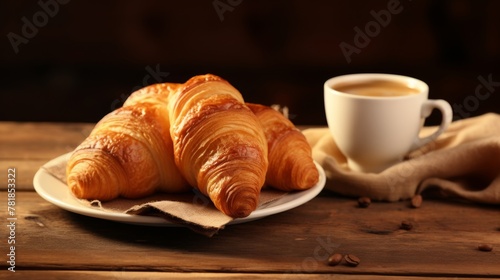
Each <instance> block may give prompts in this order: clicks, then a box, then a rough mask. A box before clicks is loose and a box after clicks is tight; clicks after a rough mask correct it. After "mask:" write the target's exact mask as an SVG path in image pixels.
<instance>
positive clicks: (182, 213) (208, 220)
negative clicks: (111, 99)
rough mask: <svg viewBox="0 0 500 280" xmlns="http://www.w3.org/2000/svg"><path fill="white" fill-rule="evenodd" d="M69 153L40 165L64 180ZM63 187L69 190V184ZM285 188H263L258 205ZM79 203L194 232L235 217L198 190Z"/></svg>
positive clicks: (220, 225) (209, 232) (208, 232)
mask: <svg viewBox="0 0 500 280" xmlns="http://www.w3.org/2000/svg"><path fill="white" fill-rule="evenodd" d="M69 155H70V154H67V155H66V157H65V159H64V160H63V161H56V162H55V163H51V162H49V163H47V164H45V165H44V166H42V168H43V169H45V170H46V171H47V172H48V173H49V174H51V175H52V176H54V177H55V178H57V179H59V180H60V181H61V182H62V183H63V184H66V164H67V160H68V158H69ZM62 191H68V192H70V190H69V188H67V189H66V190H62ZM286 194H287V192H283V191H278V190H275V189H271V188H263V189H262V191H261V193H260V197H259V204H258V208H261V207H265V206H266V205H268V204H269V203H271V202H273V201H276V200H277V199H279V198H282V197H283V196H285V195H286ZM75 199H76V200H78V201H79V202H80V203H81V204H82V207H94V208H97V209H100V210H101V211H104V212H112V213H126V214H131V215H144V216H157V217H162V218H164V219H165V220H167V221H169V222H171V223H173V224H178V225H183V226H186V227H188V228H190V229H192V230H193V231H195V232H197V233H201V234H203V235H206V236H209V237H211V236H213V235H214V234H216V233H217V232H218V231H219V230H221V229H223V228H224V227H225V226H226V225H227V224H229V223H231V222H237V221H236V220H235V219H233V218H231V217H229V216H227V215H225V214H224V213H222V212H220V211H219V210H218V209H217V208H215V206H214V205H213V203H212V202H211V201H210V199H209V198H208V197H206V196H205V195H203V194H201V193H200V192H198V191H195V190H193V191H192V192H190V193H181V194H165V193H158V194H154V195H151V196H148V197H145V198H141V199H125V198H117V199H114V200H111V201H107V202H101V201H98V200H94V201H89V200H85V199H77V198H76V197H75Z"/></svg>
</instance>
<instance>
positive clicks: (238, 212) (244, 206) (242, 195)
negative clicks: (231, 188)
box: [224, 188, 259, 218]
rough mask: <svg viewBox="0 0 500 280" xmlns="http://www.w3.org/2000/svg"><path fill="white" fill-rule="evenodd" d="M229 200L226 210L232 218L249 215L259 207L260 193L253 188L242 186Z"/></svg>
mask: <svg viewBox="0 0 500 280" xmlns="http://www.w3.org/2000/svg"><path fill="white" fill-rule="evenodd" d="M228 201H229V203H228V204H227V207H226V209H225V211H224V212H225V213H226V214H227V215H228V216H231V217H232V218H244V217H248V216H249V215H250V214H251V213H252V212H253V211H254V210H255V209H256V208H257V204H258V202H259V193H258V192H255V191H254V190H253V189H252V190H249V189H244V188H242V189H239V191H238V192H236V193H232V194H230V195H229V197H228Z"/></svg>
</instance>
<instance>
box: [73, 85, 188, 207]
mask: <svg viewBox="0 0 500 280" xmlns="http://www.w3.org/2000/svg"><path fill="white" fill-rule="evenodd" d="M178 87H179V85H178V84H156V85H152V86H148V87H146V88H143V89H141V90H139V91H136V92H134V93H133V94H132V95H131V96H130V97H129V98H128V99H127V100H126V102H125V104H124V106H123V107H121V108H118V109H117V110H115V111H113V112H111V113H109V114H108V115H106V116H105V117H103V118H102V119H101V120H100V121H99V122H98V123H97V124H96V126H95V127H94V129H93V130H92V132H91V133H90V135H89V136H88V137H87V138H86V139H85V140H84V141H83V142H82V143H81V144H80V145H79V146H78V147H77V148H76V149H75V151H74V152H73V153H72V154H71V156H70V158H69V161H68V164H67V168H66V173H67V184H68V186H69V188H70V190H71V191H72V192H73V194H74V195H75V196H76V197H78V198H83V199H99V200H102V201H106V200H111V199H114V198H116V197H118V196H122V197H126V198H140V197H144V196H147V195H150V194H152V193H154V192H158V191H163V192H182V191H188V190H190V189H191V187H190V186H189V185H188V184H187V182H186V181H185V179H184V178H183V177H182V175H181V173H180V172H179V170H178V168H177V166H176V165H175V162H174V159H173V144H172V139H171V137H170V122H169V115H168V112H167V102H168V95H169V94H170V93H171V92H173V91H175V90H176V89H177V88H178Z"/></svg>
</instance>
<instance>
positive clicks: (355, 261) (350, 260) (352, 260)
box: [344, 254, 361, 266]
mask: <svg viewBox="0 0 500 280" xmlns="http://www.w3.org/2000/svg"><path fill="white" fill-rule="evenodd" d="M344 260H345V262H346V263H347V264H348V265H350V266H358V265H359V263H360V262H361V260H360V259H359V258H358V257H356V256H355V255H352V254H348V255H345V256H344Z"/></svg>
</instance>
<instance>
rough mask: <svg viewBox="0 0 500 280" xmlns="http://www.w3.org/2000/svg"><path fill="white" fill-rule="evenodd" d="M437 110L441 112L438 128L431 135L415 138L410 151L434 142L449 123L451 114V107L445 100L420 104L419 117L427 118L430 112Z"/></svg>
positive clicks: (427, 101)
mask: <svg viewBox="0 0 500 280" xmlns="http://www.w3.org/2000/svg"><path fill="white" fill-rule="evenodd" d="M434 109H438V110H439V111H441V115H442V119H441V124H440V125H439V128H438V129H437V130H436V131H435V132H434V133H432V134H431V135H429V136H427V137H424V138H420V137H417V138H416V139H415V141H414V142H413V146H412V149H411V150H415V149H418V148H420V147H422V146H424V145H426V144H428V143H430V142H432V141H434V140H435V139H436V138H437V137H438V136H439V135H441V133H443V132H444V131H445V130H446V129H447V128H448V126H449V125H450V123H451V120H452V117H453V112H452V110H451V106H450V104H449V103H448V102H446V101H445V100H441V99H439V100H426V101H425V102H424V104H422V111H421V117H422V118H427V117H428V116H430V114H431V113H432V110H434Z"/></svg>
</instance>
